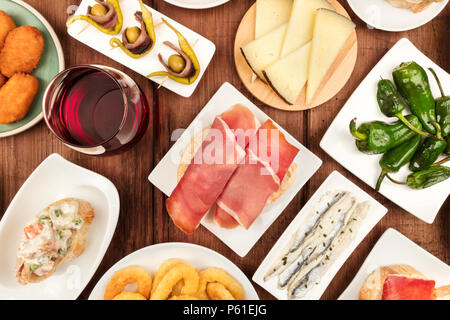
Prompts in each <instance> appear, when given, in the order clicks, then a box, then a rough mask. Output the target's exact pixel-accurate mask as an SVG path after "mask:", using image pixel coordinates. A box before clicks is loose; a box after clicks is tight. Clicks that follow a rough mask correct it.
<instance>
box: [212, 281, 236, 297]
mask: <svg viewBox="0 0 450 320" xmlns="http://www.w3.org/2000/svg"><path fill="white" fill-rule="evenodd" d="M206 293H207V294H208V297H209V299H211V300H235V299H234V297H233V295H232V294H231V293H230V291H228V290H227V288H225V286H224V285H223V284H221V283H218V282H210V283H208V285H207V286H206Z"/></svg>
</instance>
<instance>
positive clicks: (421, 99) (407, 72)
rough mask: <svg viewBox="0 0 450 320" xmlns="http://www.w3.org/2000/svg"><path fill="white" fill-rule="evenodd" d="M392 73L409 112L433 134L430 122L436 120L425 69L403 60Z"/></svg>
mask: <svg viewBox="0 0 450 320" xmlns="http://www.w3.org/2000/svg"><path fill="white" fill-rule="evenodd" d="M392 75H393V77H394V82H395V84H396V86H397V89H398V92H400V94H401V95H402V97H403V98H405V99H406V101H407V103H408V104H409V108H410V109H411V112H412V113H413V114H414V115H416V116H417V117H418V118H419V120H420V122H421V123H422V126H423V128H424V129H425V130H427V131H428V132H429V133H431V134H435V133H436V129H435V127H434V126H433V124H432V122H435V121H436V110H435V101H434V98H433V94H432V93H431V89H430V84H429V82H428V76H427V73H426V72H425V70H424V69H423V68H422V67H421V66H419V65H418V64H417V63H415V62H405V63H402V64H401V65H400V66H398V67H397V68H395V69H394V71H393V73H392Z"/></svg>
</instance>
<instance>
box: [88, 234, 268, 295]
mask: <svg viewBox="0 0 450 320" xmlns="http://www.w3.org/2000/svg"><path fill="white" fill-rule="evenodd" d="M173 258H175V259H181V260H184V261H185V262H187V263H188V264H190V265H192V266H193V267H195V268H198V269H199V270H202V269H205V268H209V267H218V268H222V269H224V270H225V271H226V272H228V273H229V274H230V275H231V276H233V277H234V278H235V279H236V280H237V281H239V283H240V284H241V285H242V287H243V288H244V291H245V299H246V300H259V297H258V294H257V293H256V291H255V288H253V286H252V284H251V283H250V281H249V280H248V278H247V277H246V276H245V274H244V273H243V272H242V271H241V270H240V269H239V268H238V267H237V266H236V265H235V264H234V263H233V262H231V261H230V260H228V259H227V258H225V257H224V256H222V255H221V254H219V253H217V252H215V251H213V250H211V249H208V248H205V247H202V246H199V245H196V244H191V243H181V242H168V243H160V244H155V245H152V246H148V247H145V248H142V249H140V250H137V251H135V252H133V253H131V254H129V255H128V256H126V257H124V258H122V260H120V261H119V262H117V263H116V264H114V265H113V266H112V267H111V268H110V269H109V270H108V271H107V272H106V273H105V274H104V275H103V277H102V278H101V279H100V281H99V282H98V283H97V285H96V286H95V288H94V290H92V292H91V295H90V296H89V300H103V295H104V293H105V289H106V285H107V284H108V282H109V280H110V279H111V277H112V275H113V274H114V272H116V271H118V270H120V269H123V268H125V267H128V266H131V265H135V266H140V267H143V268H145V269H147V271H148V272H150V274H151V275H152V277H153V276H154V274H155V273H156V271H157V270H158V268H159V266H160V265H161V264H162V263H163V262H164V261H166V260H167V259H173Z"/></svg>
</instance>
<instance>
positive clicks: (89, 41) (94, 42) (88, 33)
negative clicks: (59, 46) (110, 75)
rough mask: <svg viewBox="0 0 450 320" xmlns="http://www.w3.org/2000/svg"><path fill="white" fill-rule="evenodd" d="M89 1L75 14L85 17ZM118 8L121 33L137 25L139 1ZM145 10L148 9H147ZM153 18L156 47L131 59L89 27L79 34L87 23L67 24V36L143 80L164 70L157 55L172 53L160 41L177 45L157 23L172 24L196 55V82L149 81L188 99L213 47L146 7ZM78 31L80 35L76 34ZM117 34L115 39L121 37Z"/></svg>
mask: <svg viewBox="0 0 450 320" xmlns="http://www.w3.org/2000/svg"><path fill="white" fill-rule="evenodd" d="M93 2H94V1H93V0H83V1H82V2H81V4H80V6H79V7H78V9H77V11H76V12H75V15H78V14H85V13H86V12H87V8H88V6H89V5H91V4H92V3H93ZM120 7H121V9H122V13H123V28H122V32H123V30H125V28H126V27H127V26H135V25H137V21H136V20H135V17H134V13H135V12H136V11H139V10H140V8H139V2H138V1H137V0H136V1H122V2H121V3H120ZM147 7H148V6H147ZM148 9H149V10H150V11H151V13H152V15H153V22H154V24H155V31H156V44H155V47H154V48H153V50H152V52H150V53H149V54H148V55H146V56H144V57H142V58H139V59H134V58H131V57H129V56H128V55H126V54H125V53H124V52H123V51H122V50H121V49H119V48H116V49H113V50H111V45H110V44H109V40H110V39H111V37H112V36H109V35H107V34H104V33H102V32H101V31H99V30H97V29H96V28H94V27H92V26H89V28H88V29H86V30H84V31H82V30H83V29H84V28H85V27H86V26H87V25H88V23H87V22H84V21H76V22H74V23H73V24H71V25H70V26H69V28H68V32H69V34H70V35H71V36H72V37H74V38H75V39H77V40H78V41H80V42H82V43H84V44H85V45H87V46H89V47H91V48H93V49H95V50H97V51H99V52H100V53H103V54H104V55H105V56H107V57H109V58H111V59H113V60H115V61H117V62H118V63H120V64H123V65H124V66H126V67H128V68H130V69H132V70H133V71H135V72H137V73H139V74H141V75H142V76H144V77H146V76H147V75H148V74H150V73H152V72H154V71H162V70H164V67H163V65H162V64H161V63H160V62H159V60H158V54H159V53H161V55H162V56H163V57H168V56H170V55H172V54H173V51H172V49H170V48H168V47H167V46H165V45H164V44H163V42H164V41H170V42H172V43H174V44H176V45H177V46H178V39H177V36H176V34H175V33H174V32H173V31H172V30H171V29H169V28H168V27H167V26H166V25H165V24H161V22H162V18H164V19H166V20H167V21H168V22H169V23H170V24H172V25H173V26H174V27H175V28H176V29H177V30H178V31H179V32H180V33H181V34H182V35H183V36H184V37H185V38H186V39H187V40H188V41H189V43H190V45H191V46H192V47H193V50H194V51H195V54H196V55H197V58H198V60H199V62H200V68H201V70H200V75H199V77H198V79H197V80H196V81H195V82H194V83H193V84H191V85H184V84H181V83H178V82H176V81H173V80H171V79H166V77H153V78H151V80H153V81H155V82H156V83H158V84H162V86H163V87H165V88H167V89H169V90H171V91H173V92H175V93H176V94H178V95H180V96H183V97H185V98H188V97H190V96H191V95H192V93H193V92H194V91H195V89H196V88H197V85H198V83H199V82H200V80H201V78H202V76H203V74H204V72H205V70H206V68H207V67H208V65H209V63H210V62H211V59H212V57H213V56H214V52H215V51H216V46H215V45H214V43H213V42H211V41H210V40H208V39H206V38H205V37H203V36H201V35H199V34H198V33H196V32H194V31H192V30H190V29H188V28H186V27H185V26H183V25H181V24H179V23H178V22H176V21H174V20H172V19H170V18H169V17H167V16H165V15H163V14H161V13H160V12H158V11H156V10H154V9H153V8H151V7H148ZM80 32H81V33H80ZM121 36H122V35H121V34H119V35H116V36H115V37H117V38H121Z"/></svg>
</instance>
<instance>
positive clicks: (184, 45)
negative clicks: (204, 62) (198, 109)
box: [147, 18, 200, 85]
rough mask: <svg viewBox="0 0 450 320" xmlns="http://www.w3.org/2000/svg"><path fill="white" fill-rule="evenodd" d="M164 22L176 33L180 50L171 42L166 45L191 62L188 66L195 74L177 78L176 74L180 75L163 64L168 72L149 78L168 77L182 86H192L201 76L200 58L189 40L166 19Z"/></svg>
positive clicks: (160, 72) (183, 72)
mask: <svg viewBox="0 0 450 320" xmlns="http://www.w3.org/2000/svg"><path fill="white" fill-rule="evenodd" d="M162 21H163V22H164V23H165V24H166V25H167V26H168V27H169V28H170V29H172V30H173V31H174V32H175V33H176V35H177V37H178V44H179V46H180V50H177V49H176V48H175V47H174V46H173V44H171V43H170V42H165V44H166V45H168V46H169V47H170V48H172V49H174V50H176V51H177V52H178V53H179V54H180V55H182V56H183V59H185V60H186V59H188V60H190V61H186V66H187V67H188V66H189V67H192V68H193V72H188V73H187V75H186V76H177V75H176V74H178V73H176V72H174V71H173V70H170V69H169V68H168V66H167V65H166V64H163V65H164V67H165V68H166V70H167V71H157V72H153V73H151V74H149V75H148V76H147V77H149V78H150V77H158V76H166V77H169V78H170V79H172V80H174V81H176V82H178V83H181V84H186V85H189V84H192V83H194V82H195V80H197V78H198V76H199V74H200V62H199V61H198V58H197V56H196V54H195V52H194V50H193V49H192V47H191V45H190V44H189V42H188V41H187V39H186V38H185V37H184V36H183V35H182V34H181V33H180V32H179V31H178V30H177V29H175V28H174V27H173V26H172V25H171V24H170V23H169V22H167V20H166V19H164V18H162ZM159 58H160V61H161V62H163V61H162V58H161V56H159ZM185 71H186V70H183V71H182V72H180V73H179V74H185V73H186V72H185Z"/></svg>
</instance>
